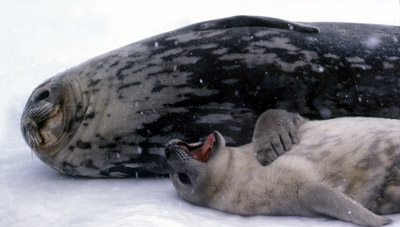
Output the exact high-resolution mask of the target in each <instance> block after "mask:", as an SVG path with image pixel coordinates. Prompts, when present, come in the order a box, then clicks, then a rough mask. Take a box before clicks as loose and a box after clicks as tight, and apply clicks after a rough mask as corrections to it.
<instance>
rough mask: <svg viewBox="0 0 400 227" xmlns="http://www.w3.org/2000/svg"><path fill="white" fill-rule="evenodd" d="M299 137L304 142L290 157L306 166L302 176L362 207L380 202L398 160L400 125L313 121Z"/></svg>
mask: <svg viewBox="0 0 400 227" xmlns="http://www.w3.org/2000/svg"><path fill="white" fill-rule="evenodd" d="M300 133H301V136H302V137H301V142H300V143H299V144H298V145H296V146H294V147H293V149H292V150H291V151H290V152H289V153H288V155H289V156H291V157H290V158H291V159H293V160H296V159H302V162H306V164H305V165H308V166H307V167H302V168H303V171H302V174H307V175H309V176H312V179H311V180H316V181H320V182H322V183H324V184H327V185H329V186H331V187H333V188H336V189H338V190H339V191H341V192H343V193H345V194H347V195H348V196H350V197H352V198H353V199H355V200H357V201H359V202H360V203H362V204H363V205H366V204H370V203H371V201H376V200H377V197H376V196H378V195H379V192H378V191H379V190H381V189H382V187H384V184H386V183H387V182H386V181H387V177H388V176H389V175H390V174H391V168H392V167H393V166H395V165H396V163H395V160H396V158H398V157H399V153H400V139H399V137H398V135H400V121H398V120H391V119H378V118H338V119H332V120H327V121H311V122H307V123H305V124H304V125H303V126H301V128H300ZM293 160H292V162H293ZM297 162H300V161H299V160H297ZM306 171H307V172H308V173H307V172H306ZM310 172H313V173H312V174H311V173H310Z"/></svg>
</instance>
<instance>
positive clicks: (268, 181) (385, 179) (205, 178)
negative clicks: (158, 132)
mask: <svg viewBox="0 0 400 227" xmlns="http://www.w3.org/2000/svg"><path fill="white" fill-rule="evenodd" d="M274 120H275V121H274V122H276V120H278V122H279V118H275V119H274ZM281 120H282V121H285V118H281ZM274 122H273V123H274ZM304 122H305V123H304ZM269 123H270V120H269V119H268V118H260V120H259V121H258V122H257V125H256V129H255V132H254V134H255V135H257V136H254V138H255V139H254V142H253V143H250V144H247V145H243V146H240V147H227V146H225V140H224V138H223V136H222V135H221V134H220V133H218V132H214V133H213V134H211V135H210V136H208V138H207V139H206V141H205V142H202V143H195V144H188V143H186V142H183V141H181V140H172V141H171V142H169V143H168V144H167V146H166V157H167V159H168V161H169V163H170V166H171V169H170V179H171V181H172V183H173V185H174V187H175V188H176V190H177V191H178V193H179V195H180V196H181V197H182V198H183V199H185V200H187V201H189V202H191V203H194V204H197V205H201V206H207V207H211V208H214V209H218V210H221V211H225V212H230V213H236V214H241V215H298V216H308V217H318V216H328V217H332V218H337V219H340V220H343V221H348V222H353V223H356V224H361V225H367V226H379V225H384V224H387V223H389V222H390V219H388V218H385V217H383V216H378V215H376V214H392V213H399V212H400V206H399V204H400V175H399V173H400V172H399V171H400V162H399V159H400V138H399V134H400V121H399V120H394V119H384V118H365V117H348V118H335V119H330V120H321V121H306V120H304V119H303V120H302V124H300V125H301V126H299V131H298V133H299V136H300V138H301V141H300V142H299V143H297V144H296V145H294V146H293V147H292V149H291V150H290V151H288V152H286V153H285V154H283V155H281V156H279V158H277V159H276V160H275V161H274V162H272V163H271V164H269V165H268V166H262V165H260V164H259V162H257V160H256V158H255V157H254V153H258V149H259V148H260V146H259V145H260V144H263V143H264V145H267V147H268V146H269V143H270V142H269V140H267V141H265V140H264V139H263V136H262V135H263V133H264V132H263V131H264V130H267V131H270V130H274V127H275V126H274V124H272V125H271V124H269ZM257 144H258V145H257ZM261 147H263V145H262V146H261ZM261 150H262V149H261ZM257 159H258V158H257ZM259 161H260V160H259ZM372 212H374V213H376V214H374V213H372Z"/></svg>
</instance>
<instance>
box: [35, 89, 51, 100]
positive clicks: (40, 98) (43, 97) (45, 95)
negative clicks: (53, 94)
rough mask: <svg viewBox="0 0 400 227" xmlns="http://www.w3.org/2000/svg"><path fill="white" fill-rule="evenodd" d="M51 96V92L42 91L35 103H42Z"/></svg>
mask: <svg viewBox="0 0 400 227" xmlns="http://www.w3.org/2000/svg"><path fill="white" fill-rule="evenodd" d="M49 96H50V92H49V91H48V90H44V91H41V92H40V93H39V94H38V95H37V96H36V98H35V102H40V101H42V100H44V99H47V98H48V97H49Z"/></svg>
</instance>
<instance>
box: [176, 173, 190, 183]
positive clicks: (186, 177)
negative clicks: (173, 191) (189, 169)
mask: <svg viewBox="0 0 400 227" xmlns="http://www.w3.org/2000/svg"><path fill="white" fill-rule="evenodd" d="M178 178H179V180H180V181H181V182H182V183H183V184H192V181H191V180H190V177H189V175H187V173H182V172H180V173H178Z"/></svg>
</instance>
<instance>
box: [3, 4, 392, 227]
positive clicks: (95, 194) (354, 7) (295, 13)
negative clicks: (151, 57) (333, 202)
mask: <svg viewBox="0 0 400 227" xmlns="http://www.w3.org/2000/svg"><path fill="white" fill-rule="evenodd" d="M399 10H400V8H399V1H397V0H387V1H374V0H357V1H351V2H349V1H346V0H337V1H314V0H306V1H301V3H299V1H296V0H276V1H265V0H255V1H238V0H220V1H213V0H202V1H196V2H194V1H187V0H169V1H162V0H157V1H140V2H138V1H128V0H118V1H116V0H99V1H95V0H91V1H77V0H71V1H53V0H37V1H23V0H15V1H0V34H1V35H0V97H3V100H2V102H0V145H1V147H2V149H1V150H0V173H1V175H0V197H1V202H0V226H21V227H22V226H24V227H25V226H96V227H99V226H245V225H246V226H260V225H264V226H322V225H324V226H325V225H329V226H352V225H350V224H348V223H344V222H340V221H336V220H331V219H326V218H318V219H313V218H303V217H266V216H256V217H242V216H238V215H232V214H226V213H222V212H218V211H214V210H211V209H207V208H203V207H197V206H193V205H191V204H189V203H186V202H185V201H183V200H182V199H180V198H179V196H178V194H177V193H176V192H175V190H174V188H173V186H172V184H171V183H170V181H169V180H168V179H161V178H160V179H134V178H132V179H85V178H71V177H66V176H63V175H60V174H58V173H57V172H55V171H54V170H52V169H50V168H49V167H48V166H46V165H45V164H43V163H42V162H41V161H40V160H39V159H38V158H36V157H35V156H34V155H33V154H32V152H31V151H30V149H29V147H28V146H27V145H25V143H24V141H23V139H22V137H21V134H20V128H19V119H20V116H21V113H22V111H23V108H24V105H25V102H26V100H27V99H28V97H29V95H30V93H31V91H32V90H33V89H34V88H35V87H36V86H37V85H38V84H39V83H41V82H43V81H44V80H45V79H47V78H49V77H50V76H52V75H54V74H56V73H58V72H61V71H64V70H66V69H67V68H68V67H72V66H74V65H76V64H79V63H81V62H83V61H84V60H86V59H88V58H91V57H94V56H96V55H99V54H102V53H104V52H106V51H109V50H112V49H115V48H117V47H120V46H123V45H126V44H128V43H131V42H134V41H136V40H139V39H143V38H146V37H149V36H152V35H155V34H158V33H161V32H165V31H168V30H172V29H175V28H178V27H181V26H184V25H187V24H190V23H194V22H198V21H202V20H208V19H214V18H221V17H226V16H232V15H238V14H248V15H264V16H270V17H279V18H283V19H288V20H296V21H347V22H363V23H377V24H391V25H399V24H400V18H399ZM373 44H374V42H373V40H372V41H371V45H373ZM155 45H157V43H155ZM389 217H391V218H393V219H395V223H394V224H392V225H393V226H395V225H400V215H391V216H389Z"/></svg>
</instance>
